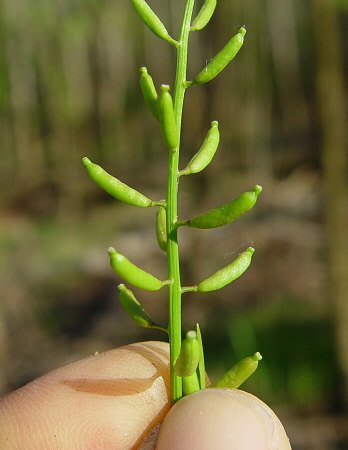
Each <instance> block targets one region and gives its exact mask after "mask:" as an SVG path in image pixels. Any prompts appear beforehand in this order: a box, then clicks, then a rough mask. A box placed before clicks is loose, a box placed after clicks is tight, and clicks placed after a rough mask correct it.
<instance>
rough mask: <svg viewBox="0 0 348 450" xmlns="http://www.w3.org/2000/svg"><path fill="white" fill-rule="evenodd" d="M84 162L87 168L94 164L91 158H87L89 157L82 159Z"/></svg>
mask: <svg viewBox="0 0 348 450" xmlns="http://www.w3.org/2000/svg"><path fill="white" fill-rule="evenodd" d="M82 162H83V164H84V165H85V166H88V165H89V164H92V161H91V160H90V159H89V158H87V156H85V157H83V158H82Z"/></svg>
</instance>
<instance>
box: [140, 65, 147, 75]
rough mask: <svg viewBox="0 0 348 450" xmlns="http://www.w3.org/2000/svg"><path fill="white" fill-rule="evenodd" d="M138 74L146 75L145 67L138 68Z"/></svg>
mask: <svg viewBox="0 0 348 450" xmlns="http://www.w3.org/2000/svg"><path fill="white" fill-rule="evenodd" d="M140 73H141V74H143V73H147V68H146V67H145V66H142V67H140Z"/></svg>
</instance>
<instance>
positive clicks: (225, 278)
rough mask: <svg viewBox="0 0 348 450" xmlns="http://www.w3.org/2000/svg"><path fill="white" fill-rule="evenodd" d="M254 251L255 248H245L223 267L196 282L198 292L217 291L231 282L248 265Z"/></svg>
mask: <svg viewBox="0 0 348 450" xmlns="http://www.w3.org/2000/svg"><path fill="white" fill-rule="evenodd" d="M254 251H255V249H254V248H252V247H249V248H247V249H246V250H245V251H244V252H243V253H241V254H240V255H238V257H237V258H236V259H235V260H234V261H232V262H231V263H230V264H229V265H228V266H226V267H223V268H222V269H220V270H218V271H217V272H216V273H214V274H213V275H210V277H208V278H206V279H205V280H203V281H201V282H200V283H198V285H197V290H198V291H199V292H210V291H218V290H219V289H221V288H223V287H225V286H226V285H227V284H230V283H232V281H234V280H236V279H237V278H239V277H240V276H241V275H242V274H243V273H244V272H245V271H246V270H247V268H248V267H249V266H250V263H251V258H252V255H253V253H254Z"/></svg>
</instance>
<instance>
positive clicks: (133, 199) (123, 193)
mask: <svg viewBox="0 0 348 450" xmlns="http://www.w3.org/2000/svg"><path fill="white" fill-rule="evenodd" d="M82 161H83V164H84V165H85V167H86V169H87V172H88V175H89V176H90V177H91V178H92V180H93V181H94V182H95V183H97V185H98V186H100V187H101V188H102V189H104V191H106V192H107V193H108V194H110V195H112V196H113V197H115V198H117V199H118V200H120V201H121V202H123V203H127V204H128V205H133V206H140V207H142V208H147V207H148V206H153V202H152V200H150V199H149V198H147V197H145V195H143V194H141V193H140V192H138V191H136V190H135V189H133V188H131V187H129V186H127V185H126V184H124V183H122V181H120V180H119V179H117V178H115V177H113V176H112V175H110V174H109V173H107V172H106V171H105V170H104V169H103V168H102V167H100V166H98V165H97V164H93V163H92V161H90V160H89V159H88V158H87V157H84V158H83V159H82Z"/></svg>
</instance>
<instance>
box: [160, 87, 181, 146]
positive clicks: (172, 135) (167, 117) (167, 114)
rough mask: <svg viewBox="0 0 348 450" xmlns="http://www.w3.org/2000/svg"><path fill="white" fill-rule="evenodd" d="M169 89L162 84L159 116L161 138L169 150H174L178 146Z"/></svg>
mask: <svg viewBox="0 0 348 450" xmlns="http://www.w3.org/2000/svg"><path fill="white" fill-rule="evenodd" d="M169 89H170V87H169V86H167V85H165V84H162V86H161V90H162V94H161V97H160V100H159V116H160V122H161V130H162V135H163V139H164V141H165V143H166V144H167V146H168V147H169V148H170V149H171V150H175V149H176V147H177V146H178V133H177V127H176V121H175V115H174V108H173V100H172V96H171V95H170V93H169Z"/></svg>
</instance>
